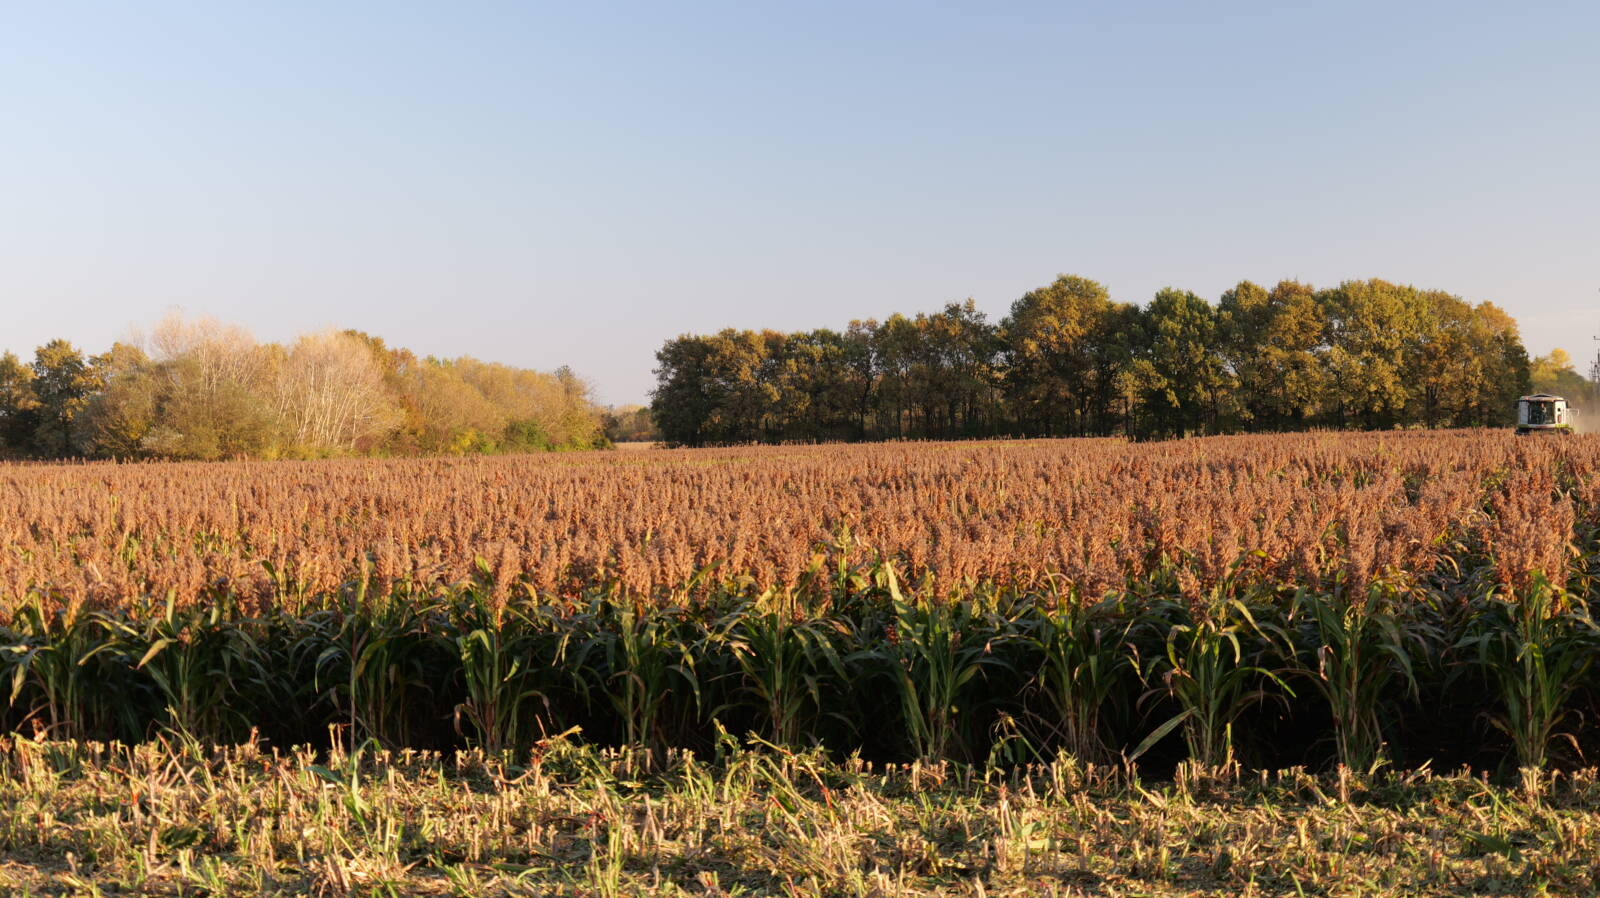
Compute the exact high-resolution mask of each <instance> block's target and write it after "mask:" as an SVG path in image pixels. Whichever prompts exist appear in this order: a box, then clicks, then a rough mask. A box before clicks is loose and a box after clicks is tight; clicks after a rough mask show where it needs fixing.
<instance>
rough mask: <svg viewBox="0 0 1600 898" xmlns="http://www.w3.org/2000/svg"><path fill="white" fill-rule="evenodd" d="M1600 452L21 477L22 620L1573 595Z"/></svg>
mask: <svg viewBox="0 0 1600 898" xmlns="http://www.w3.org/2000/svg"><path fill="white" fill-rule="evenodd" d="M1597 473H1600V440H1590V439H1586V438H1583V439H1569V440H1562V441H1540V440H1517V439H1516V438H1514V437H1512V436H1510V435H1508V434H1506V433H1502V432H1493V431H1459V432H1449V433H1421V432H1405V433H1384V434H1315V435H1295V436H1254V437H1228V438H1213V439H1206V440H1189V441H1180V442H1175V443H1151V444H1128V443H1124V442H1121V441H1115V440H1100V441H1086V440H1071V441H1051V442H1038V443H983V444H881V445H873V446H851V447H839V446H828V447H790V448H770V449H740V450H714V451H695V452H666V451H650V452H641V453H626V454H604V455H588V456H582V457H577V456H559V457H548V456H545V457H537V456H533V457H529V456H524V457H515V458H489V459H467V460H440V459H434V460H388V461H383V460H364V461H336V462H307V463H289V462H283V463H271V464H268V463H247V462H241V463H226V464H159V465H120V466H119V465H109V464H95V465H63V466H42V465H22V466H15V465H13V466H0V546H3V547H4V549H3V550H0V618H3V617H5V616H6V614H5V612H6V611H7V610H8V609H10V610H14V609H15V608H17V607H20V605H22V604H25V603H26V602H27V601H29V599H30V596H34V595H36V594H40V593H42V594H44V595H45V596H46V597H47V599H48V600H49V602H50V603H51V604H52V605H53V606H60V607H67V608H79V607H91V608H113V609H118V608H130V607H137V608H155V609H159V608H160V607H162V606H163V605H164V604H165V600H166V598H167V597H168V596H171V597H172V598H173V599H174V600H175V601H176V603H177V604H178V605H179V606H180V607H185V606H190V605H195V604H205V603H207V602H209V601H211V600H218V599H226V600H229V601H235V602H239V603H241V604H244V605H246V606H248V607H250V608H252V609H256V610H265V609H268V608H286V609H288V610H296V609H299V608H302V607H315V606H317V605H319V604H321V603H322V602H323V601H324V600H325V599H326V597H328V596H333V595H338V594H341V593H345V592H348V591H349V590H351V589H352V588H353V587H354V586H355V585H356V584H358V583H360V584H364V585H365V587H366V588H367V591H368V592H369V593H372V594H380V595H387V594H389V593H391V592H392V591H394V590H395V589H396V588H402V589H404V590H405V591H407V592H408V593H411V594H427V593H439V592H442V591H445V590H446V589H448V588H450V587H453V586H455V585H458V584H460V583H462V582H465V581H469V580H473V579H477V578H480V577H482V576H485V575H487V576H488V578H489V579H490V581H491V582H492V584H493V588H494V591H495V594H496V595H497V596H499V597H504V596H507V595H510V594H512V593H525V592H532V593H536V594H537V595H539V596H540V597H542V598H544V599H546V600H559V599H563V598H565V599H576V598H581V597H583V596H587V595H592V594H593V593H595V592H596V591H600V590H609V591H614V592H616V593H619V594H621V595H625V596H627V597H629V598H632V599H635V600H638V601H643V602H647V603H671V604H684V603H687V602H691V601H692V600H694V599H695V598H696V597H700V596H704V595H707V594H709V593H711V592H715V591H719V590H726V589H728V588H729V587H730V586H736V587H737V588H739V589H742V590H744V591H745V592H746V594H748V595H751V596H754V595H756V594H759V593H760V592H762V591H765V590H778V591H801V592H803V591H804V588H805V584H806V582H807V581H808V580H809V579H814V578H815V576H816V574H817V572H818V571H820V570H832V569H835V568H837V567H839V566H840V565H850V564H856V563H859V561H860V559H861V557H862V556H863V555H874V556H881V557H884V558H888V559H891V560H893V561H894V562H895V563H896V565H897V566H898V568H899V570H900V573H901V574H902V575H903V577H904V578H905V580H906V582H908V583H910V584H914V585H915V586H916V587H917V588H918V590H919V591H921V592H924V593H927V594H934V595H939V596H946V597H948V596H951V595H958V594H961V593H964V592H966V591H969V590H971V589H972V588H974V587H975V586H977V585H981V584H990V585H994V586H999V587H1005V588H1017V589H1025V590H1035V591H1048V592H1056V593H1059V592H1062V591H1063V590H1067V589H1070V590H1071V591H1073V592H1074V593H1075V594H1076V595H1078V596H1080V597H1086V598H1090V599H1093V598H1099V597H1102V596H1104V595H1106V594H1108V593H1113V592H1117V591H1121V590H1123V589H1125V588H1126V587H1127V585H1128V584H1130V583H1138V582H1143V581H1146V580H1149V579H1150V578H1151V577H1154V576H1157V575H1159V574H1162V573H1164V572H1166V573H1170V574H1171V575H1172V576H1174V577H1176V578H1177V582H1178V586H1179V590H1180V591H1181V593H1182V594H1183V595H1184V596H1186V597H1189V598H1191V599H1193V598H1197V597H1199V596H1201V595H1203V594H1206V593H1209V592H1211V591H1214V590H1216V589H1218V588H1219V587H1220V588H1223V589H1231V588H1233V586H1234V585H1235V584H1271V585H1283V584H1303V585H1306V586H1308V587H1310V588H1313V589H1329V588H1332V587H1333V585H1334V584H1342V586H1343V588H1345V589H1347V590H1356V591H1359V590H1360V589H1362V588H1364V586H1365V584H1367V583H1370V582H1376V581H1380V580H1382V581H1385V582H1390V583H1397V582H1402V581H1403V582H1406V583H1416V582H1420V581H1421V580H1423V579H1425V578H1426V577H1427V576H1428V575H1429V574H1431V573H1432V572H1433V570H1434V569H1435V566H1436V565H1437V564H1438V563H1439V561H1440V559H1441V558H1442V557H1444V556H1445V555H1455V556H1460V555H1462V554H1463V553H1466V554H1472V553H1477V554H1480V555H1482V556H1483V557H1485V558H1487V559H1489V560H1490V561H1491V563H1492V565H1493V570H1492V577H1493V578H1494V579H1495V580H1496V581H1497V582H1499V583H1500V584H1503V585H1505V586H1512V587H1514V586H1518V585H1524V584H1526V582H1527V579H1528V576H1529V574H1530V572H1532V571H1535V570H1538V571H1543V572H1544V573H1545V574H1546V575H1547V577H1548V578H1549V579H1550V580H1551V581H1552V582H1554V583H1555V584H1556V585H1558V586H1559V585H1561V583H1562V581H1563V578H1564V577H1565V576H1566V573H1567V571H1568V570H1569V563H1568V562H1569V561H1570V558H1569V554H1570V549H1569V546H1570V545H1571V544H1572V543H1573V542H1574V540H1577V539H1581V538H1582V537H1583V536H1584V534H1585V532H1586V530H1587V529H1589V528H1592V527H1593V525H1594V519H1593V515H1594V513H1595V510H1596V509H1597V508H1600V503H1597V502H1596V501H1595V493H1596V492H1597V491H1600V478H1597V476H1596V475H1597Z"/></svg>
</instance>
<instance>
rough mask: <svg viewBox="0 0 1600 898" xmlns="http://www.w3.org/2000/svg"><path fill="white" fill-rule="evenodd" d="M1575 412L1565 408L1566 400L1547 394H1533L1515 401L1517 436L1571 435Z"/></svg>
mask: <svg viewBox="0 0 1600 898" xmlns="http://www.w3.org/2000/svg"><path fill="white" fill-rule="evenodd" d="M1575 415H1577V411H1576V410H1574V409H1569V408H1567V400H1565V399H1563V398H1562V397H1560V396H1552V395H1551V394H1549V393H1535V394H1533V395H1532V396H1524V397H1522V398H1521V399H1518V400H1517V435H1518V436H1523V435H1525V434H1530V433H1558V434H1569V433H1572V432H1573V430H1572V419H1573V417H1574V416H1575Z"/></svg>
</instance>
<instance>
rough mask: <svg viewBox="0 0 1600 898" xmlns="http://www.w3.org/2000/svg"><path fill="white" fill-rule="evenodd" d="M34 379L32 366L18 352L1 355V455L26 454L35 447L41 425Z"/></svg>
mask: <svg viewBox="0 0 1600 898" xmlns="http://www.w3.org/2000/svg"><path fill="white" fill-rule="evenodd" d="M33 379H34V377H33V369H32V368H30V367H29V366H28V365H26V364H24V363H23V362H22V360H21V359H19V358H17V356H16V354H15V353H12V352H7V353H5V354H4V355H0V457H7V456H11V457H14V456H20V455H24V454H26V453H27V452H29V451H31V449H32V448H33V432H34V430H35V429H37V428H38V426H39V399H38V396H37V395H35V393H34V391H33Z"/></svg>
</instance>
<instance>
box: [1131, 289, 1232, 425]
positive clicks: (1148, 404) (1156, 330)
mask: <svg viewBox="0 0 1600 898" xmlns="http://www.w3.org/2000/svg"><path fill="white" fill-rule="evenodd" d="M1142 317H1143V326H1144V327H1143V330H1144V341H1143V345H1142V352H1141V353H1140V357H1141V360H1142V361H1143V362H1144V364H1143V365H1141V366H1139V367H1138V375H1139V379H1140V383H1139V387H1140V388H1141V389H1142V391H1143V394H1144V395H1143V397H1142V404H1143V406H1144V411H1145V413H1146V414H1147V415H1148V416H1149V419H1150V421H1151V422H1152V424H1153V426H1154V429H1155V430H1156V432H1158V433H1161V434H1168V435H1174V436H1180V435H1184V434H1190V433H1204V432H1212V431H1215V430H1216V427H1217V417H1218V412H1219V410H1220V409H1221V407H1222V404H1223V403H1224V401H1226V398H1227V394H1228V391H1229V389H1230V387H1231V386H1232V378H1231V376H1230V374H1229V372H1228V370H1227V368H1226V366H1225V365H1224V364H1223V360H1222V357H1221V355H1220V354H1219V353H1218V352H1217V345H1218V340H1217V318H1216V312H1215V310H1214V309H1213V308H1212V307H1211V304H1210V303H1208V302H1206V301H1205V300H1204V299H1201V298H1200V297H1198V296H1196V295H1194V294H1193V293H1190V292H1189V291H1187V290H1176V289H1173V288H1170V287H1169V288H1167V289H1164V290H1162V291H1160V292H1159V293H1157V294H1156V296H1155V299H1153V300H1152V301H1151V302H1150V305H1149V306H1148V307H1146V309H1145V310H1144V314H1143V316H1142Z"/></svg>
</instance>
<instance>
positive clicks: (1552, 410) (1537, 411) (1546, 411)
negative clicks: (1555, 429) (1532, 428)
mask: <svg viewBox="0 0 1600 898" xmlns="http://www.w3.org/2000/svg"><path fill="white" fill-rule="evenodd" d="M1528 423H1529V424H1554V423H1556V404H1555V403H1554V402H1530V403H1528Z"/></svg>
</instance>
